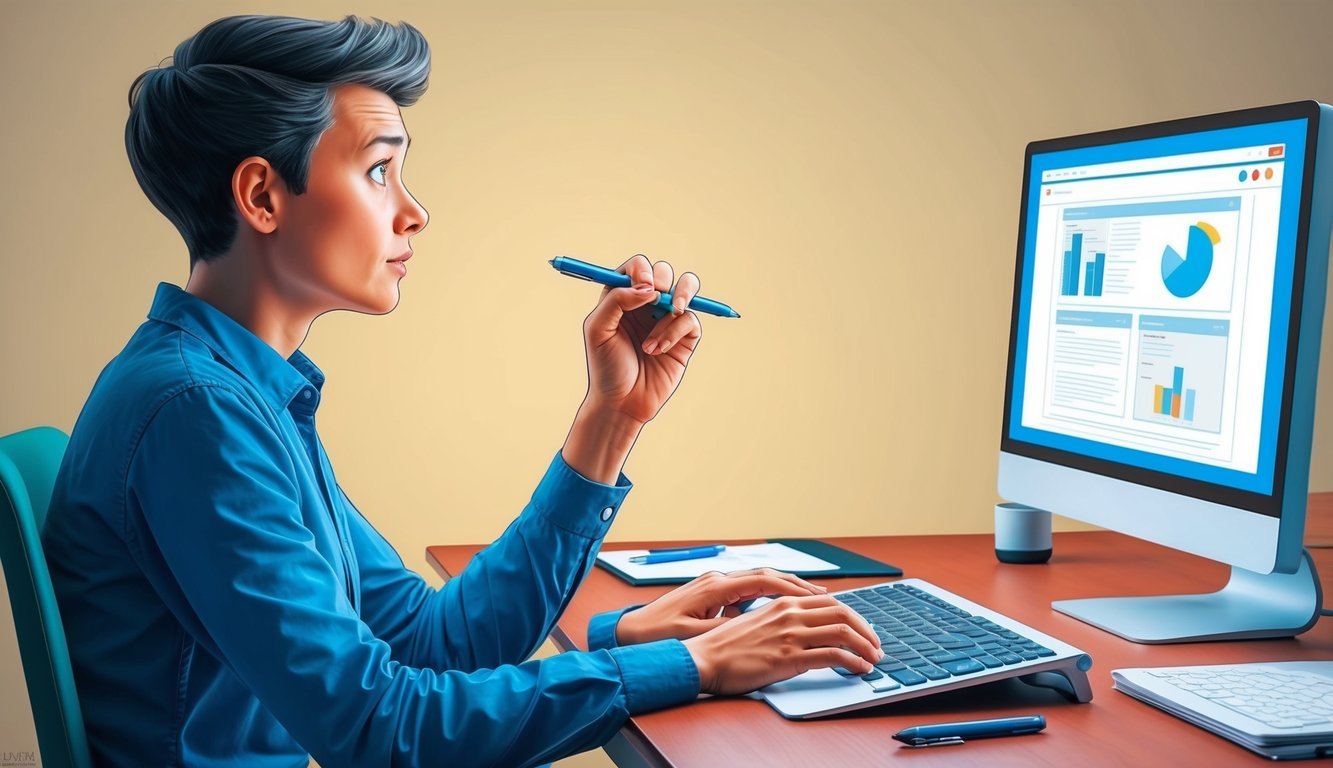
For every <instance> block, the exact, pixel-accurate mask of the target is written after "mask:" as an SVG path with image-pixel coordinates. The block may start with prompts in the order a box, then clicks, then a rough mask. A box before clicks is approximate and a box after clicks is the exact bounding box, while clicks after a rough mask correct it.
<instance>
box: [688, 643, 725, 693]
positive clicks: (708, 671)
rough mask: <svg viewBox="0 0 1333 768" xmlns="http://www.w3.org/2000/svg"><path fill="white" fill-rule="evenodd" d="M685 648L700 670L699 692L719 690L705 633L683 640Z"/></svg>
mask: <svg viewBox="0 0 1333 768" xmlns="http://www.w3.org/2000/svg"><path fill="white" fill-rule="evenodd" d="M682 644H683V645H684V646H685V650H687V651H689V652H690V658H692V659H694V666H695V668H696V669H698V670H699V692H700V693H712V692H713V691H715V690H717V684H716V682H715V681H714V680H713V662H712V659H711V658H710V655H709V652H708V640H707V639H705V637H704V635H699V636H697V637H691V638H690V639H688V640H684V641H682Z"/></svg>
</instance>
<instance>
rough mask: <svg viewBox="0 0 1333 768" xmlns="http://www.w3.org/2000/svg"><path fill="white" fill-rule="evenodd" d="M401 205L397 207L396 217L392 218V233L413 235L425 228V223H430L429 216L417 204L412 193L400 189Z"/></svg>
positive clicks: (419, 204)
mask: <svg viewBox="0 0 1333 768" xmlns="http://www.w3.org/2000/svg"><path fill="white" fill-rule="evenodd" d="M402 197H403V200H402V205H400V206H399V207H398V215H397V216H396V217H394V222H393V223H394V231H395V232H397V233H399V234H404V235H415V234H416V233H418V232H420V231H421V230H423V229H425V228H426V223H427V222H429V221H430V214H429V213H427V212H426V209H425V208H422V207H421V203H418V202H417V199H416V198H415V197H412V193H411V192H408V191H407V188H406V187H403V188H402Z"/></svg>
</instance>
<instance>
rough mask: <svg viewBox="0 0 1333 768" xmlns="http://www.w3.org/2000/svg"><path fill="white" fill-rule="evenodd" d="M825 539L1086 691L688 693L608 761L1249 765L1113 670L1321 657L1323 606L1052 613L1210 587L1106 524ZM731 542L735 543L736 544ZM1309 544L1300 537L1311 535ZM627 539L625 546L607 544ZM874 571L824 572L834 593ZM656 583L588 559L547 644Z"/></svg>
mask: <svg viewBox="0 0 1333 768" xmlns="http://www.w3.org/2000/svg"><path fill="white" fill-rule="evenodd" d="M1311 505H1312V508H1311V512H1312V515H1313V517H1312V521H1311V522H1312V525H1311V533H1314V532H1315V529H1316V528H1318V530H1319V531H1320V532H1321V534H1320V535H1323V533H1322V532H1325V531H1328V530H1330V526H1329V525H1328V521H1329V520H1333V493H1329V494H1317V495H1312V496H1311ZM829 541H831V542H833V543H835V544H838V545H840V546H843V547H846V548H848V549H851V550H853V551H856V552H861V553H863V554H866V555H869V556H871V557H875V558H879V559H883V560H886V561H888V562H891V563H893V564H895V565H898V566H900V567H901V568H902V569H903V570H904V571H905V575H907V576H912V577H919V578H922V579H926V580H927V581H930V582H933V583H935V584H938V585H939V586H941V587H943V588H945V589H947V590H950V591H952V592H955V593H957V594H959V595H962V596H963V597H966V598H968V599H971V600H974V601H976V602H978V603H981V604H982V605H985V606H989V607H991V608H993V609H995V610H998V611H1000V612H1002V613H1005V614H1008V615H1009V616H1012V617H1013V618H1015V619H1017V620H1018V621H1021V622H1023V623H1025V624H1029V625H1031V626H1033V627H1035V628H1037V629H1040V630H1042V631H1044V632H1047V633H1049V634H1052V635H1054V636H1056V637H1058V638H1060V639H1062V640H1064V641H1065V642H1068V643H1070V644H1072V645H1075V646H1077V647H1079V648H1082V649H1083V650H1084V651H1087V652H1088V653H1089V654H1091V655H1092V658H1093V668H1092V671H1091V672H1089V678H1090V680H1091V681H1092V686H1093V691H1094V698H1093V700H1092V703H1090V704H1071V703H1068V702H1067V701H1066V700H1065V699H1063V698H1061V697H1060V696H1059V695H1057V694H1056V693H1054V692H1052V691H1048V690H1043V689H1038V688H1031V687H1028V686H1025V685H1023V684H1022V683H1018V682H1016V681H1002V682H997V683H990V684H987V685H982V686H976V687H973V688H970V689H965V690H962V691H951V692H947V693H941V694H936V695H934V696H927V697H923V698H921V699H916V700H913V701H905V702H901V703H898V704H889V705H885V706H881V707H875V708H871V709H867V710H862V711H860V712H855V713H852V714H849V715H840V716H834V717H830V718H824V719H820V720H813V721H801V722H796V721H789V720H784V719H783V718H782V717H780V716H779V715H778V714H777V713H776V712H774V711H773V710H771V709H770V708H769V707H768V705H767V704H765V703H763V702H761V701H754V700H750V699H746V698H716V699H702V700H700V701H698V702H695V703H693V704H690V705H688V706H682V707H675V708H672V709H668V710H663V711H659V712H653V713H650V714H647V715H640V716H638V717H634V718H632V719H631V720H630V721H629V722H628V723H626V725H625V727H624V728H623V729H622V730H621V732H620V736H619V737H618V738H617V739H616V740H615V741H614V742H612V743H611V744H608V745H607V752H608V753H609V754H611V756H612V757H613V759H615V760H616V762H617V763H618V764H620V765H658V766H661V765H670V766H682V767H685V766H716V765H764V766H788V765H790V766H837V767H838V768H852V767H853V766H872V765H873V766H883V765H885V764H886V762H887V761H888V760H891V759H896V760H908V761H911V762H912V763H913V764H915V765H921V766H924V765H957V764H960V762H962V761H966V762H967V764H971V765H986V766H1008V765H1013V766H1020V765H1023V766H1027V765H1034V764H1035V765H1061V766H1068V765H1092V764H1099V765H1134V766H1151V765H1204V766H1214V767H1216V766H1226V765H1254V766H1258V765H1261V764H1264V763H1266V761H1265V760H1264V759H1263V758H1261V757H1259V756H1258V755H1255V754H1254V753H1252V752H1249V751H1247V750H1245V749H1242V748H1241V747H1239V746H1236V745H1235V744H1233V743H1231V742H1229V741H1227V740H1225V739H1222V738H1221V737H1218V736H1214V735H1213V734H1211V733H1208V732H1207V731H1204V730H1201V729H1199V728H1195V727H1194V726H1192V725H1189V724H1188V723H1186V722H1184V721H1183V720H1179V719H1177V718H1175V717H1172V716H1171V715H1168V714H1166V713H1164V712H1161V711H1158V710H1157V709H1155V708H1153V707H1150V706H1148V705H1146V704H1142V703H1140V702H1138V701H1136V700H1134V699H1131V698H1130V697H1128V696H1126V695H1124V694H1122V693H1119V692H1117V691H1114V690H1112V688H1111V670H1112V669H1115V668H1117V667H1137V666H1162V665H1171V664H1200V663H1227V662H1243V661H1282V660H1295V659H1333V618H1325V619H1322V620H1321V621H1320V622H1319V623H1318V624H1316V625H1315V627H1314V628H1313V629H1311V630H1310V631H1309V632H1306V633H1305V634H1303V635H1301V636H1300V637H1297V638H1293V639H1284V640H1259V641H1251V642H1226V643H1192V644H1183V645H1139V644H1136V643H1131V642H1129V641H1126V640H1122V639H1120V638H1118V637H1116V636H1114V635H1111V634H1109V633H1106V632H1103V631H1101V630H1098V629H1095V628H1094V627H1091V626H1088V625H1086V624H1083V623H1082V622H1080V621H1078V620H1076V619H1072V618H1070V617H1068V616H1065V615H1063V614H1059V613H1056V612H1055V611H1053V610H1051V608H1050V603H1051V601H1052V600H1058V599H1064V598H1073V597H1095V596H1105V595H1113V594H1144V595H1147V594H1172V593H1188V592H1205V591H1213V590H1216V589H1218V588H1220V587H1221V586H1222V585H1223V584H1224V583H1225V582H1226V579H1227V574H1228V569H1227V568H1226V567H1225V566H1222V565H1220V564H1218V563H1214V562H1211V561H1207V560H1203V559H1201V558H1197V557H1193V556H1191V555H1186V554H1182V553H1180V552H1176V551H1174V550H1169V549H1165V548H1163V547H1159V546H1156V545H1153V544H1148V543H1146V542H1142V541H1139V540H1136V539H1132V538H1129V537H1126V536H1122V535H1120V534H1116V533H1110V532H1101V531H1098V532H1087V533H1057V534H1056V535H1055V554H1054V556H1053V557H1052V558H1051V562H1050V563H1048V564H1046V565H1003V564H1001V563H999V562H997V561H996V560H995V556H994V552H993V546H994V539H993V538H992V537H991V536H990V535H987V534H968V535H953V536H884V537H856V538H834V539H829ZM736 543H743V542H736ZM1312 543H1313V542H1312ZM615 546H617V547H624V548H629V547H632V546H635V544H634V543H633V542H617V543H616V544H615ZM479 549H480V547H478V546H475V545H472V546H469V545H459V546H440V547H429V548H428V549H427V559H428V561H429V562H430V563H431V565H432V566H434V567H435V569H436V570H437V571H439V572H440V574H441V575H442V576H443V577H444V578H446V579H447V578H449V577H450V575H451V574H454V573H458V572H460V571H461V570H462V568H463V567H464V566H465V565H466V564H467V562H468V560H469V559H471V557H472V555H473V554H475V553H476V552H477V551H478V550H479ZM1311 551H1312V552H1313V554H1314V558H1315V562H1316V566H1317V568H1318V569H1319V572H1320V575H1321V579H1320V580H1321V583H1322V584H1323V588H1324V595H1325V597H1324V601H1325V604H1327V603H1329V602H1330V597H1329V596H1330V595H1333V550H1330V549H1323V548H1321V549H1313V550H1311ZM877 581H882V580H881V579H825V580H822V581H821V582H820V583H822V584H824V585H825V586H828V587H829V588H830V589H834V590H841V589H851V588H855V587H860V586H865V585H867V584H873V583H876V582H877ZM667 589H668V588H666V587H631V586H629V585H627V584H625V583H624V582H622V581H621V580H619V579H618V578H616V577H614V576H612V575H610V574H609V573H607V572H606V571H603V570H602V569H600V568H594V569H593V571H592V573H591V574H590V575H589V577H588V579H587V581H586V582H585V583H584V584H583V586H582V587H581V588H580V589H579V591H578V593H577V594H576V595H575V597H574V599H573V601H572V602H571V603H570V606H569V609H568V610H567V611H566V612H565V615H564V617H563V618H562V619H561V621H560V623H559V625H558V626H557V627H556V630H555V631H554V632H553V633H552V634H551V638H552V640H553V641H554V642H555V643H556V645H557V646H559V647H560V648H561V649H562V650H569V649H579V648H584V647H586V642H587V634H586V633H587V627H588V619H589V618H591V617H592V616H593V615H594V614H596V613H599V612H601V611H604V610H610V609H613V608H618V607H621V606H624V605H629V604H633V603H644V602H648V601H650V600H652V599H653V598H655V597H656V596H658V595H660V594H662V593H664V592H666V591H667ZM1030 713H1041V714H1044V715H1045V716H1046V719H1047V722H1048V723H1049V725H1048V727H1047V729H1046V731H1045V732H1044V733H1042V734H1039V735H1036V736H1023V737H1015V738H1008V739H991V740H985V741H977V742H973V743H971V744H968V745H966V746H963V747H939V748H930V749H923V750H911V749H899V748H898V746H897V743H896V742H894V741H892V740H891V739H890V738H889V736H890V735H891V734H893V733H895V732H896V731H898V730H900V729H902V728H905V727H907V726H910V725H919V724H922V723H930V722H941V721H948V720H967V719H974V718H988V717H1003V716H1008V715H1020V714H1030Z"/></svg>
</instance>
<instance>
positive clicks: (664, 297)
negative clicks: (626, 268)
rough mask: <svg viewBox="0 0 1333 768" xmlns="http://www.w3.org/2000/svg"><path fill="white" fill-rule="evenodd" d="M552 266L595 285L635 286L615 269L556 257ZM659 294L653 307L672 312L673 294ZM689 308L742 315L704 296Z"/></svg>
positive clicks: (729, 315) (725, 315) (566, 257)
mask: <svg viewBox="0 0 1333 768" xmlns="http://www.w3.org/2000/svg"><path fill="white" fill-rule="evenodd" d="M551 266H553V267H555V269H556V271H557V272H559V273H560V274H562V275H569V276H570V277H577V278H579V279H580V280H591V281H593V282H594V283H601V284H602V285H606V286H610V287H611V288H628V287H629V286H630V285H632V284H633V281H631V280H630V277H629V275H622V274H621V273H619V272H617V271H615V270H614V269H607V268H606V267H599V266H597V265H596V264H589V263H588V262H586V261H579V260H578V259H571V258H569V257H568V256H556V257H555V258H554V259H551ZM657 294H658V296H657V303H656V304H655V305H653V306H655V307H656V308H657V309H659V310H662V311H665V312H670V311H671V294H669V293H663V292H661V291H658V292H657ZM688 306H689V308H690V309H692V310H694V311H695V312H704V313H706V314H709V315H717V316H718V317H740V314H739V313H737V312H736V310H734V309H732V308H731V307H728V306H727V305H726V304H723V303H722V302H720V301H713V300H712V299H705V298H704V297H702V296H695V297H694V298H693V299H690V303H689V305H688Z"/></svg>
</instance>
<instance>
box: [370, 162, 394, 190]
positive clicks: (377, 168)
mask: <svg viewBox="0 0 1333 768" xmlns="http://www.w3.org/2000/svg"><path fill="white" fill-rule="evenodd" d="M388 172H389V161H388V160H381V161H380V162H378V163H376V164H375V165H373V166H371V169H370V180H371V181H373V182H375V183H376V184H379V185H381V186H383V185H384V183H385V181H384V174H386V173H388Z"/></svg>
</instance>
